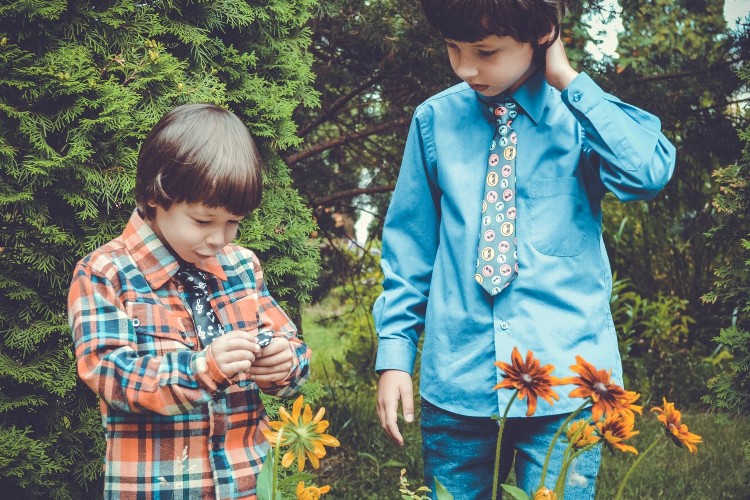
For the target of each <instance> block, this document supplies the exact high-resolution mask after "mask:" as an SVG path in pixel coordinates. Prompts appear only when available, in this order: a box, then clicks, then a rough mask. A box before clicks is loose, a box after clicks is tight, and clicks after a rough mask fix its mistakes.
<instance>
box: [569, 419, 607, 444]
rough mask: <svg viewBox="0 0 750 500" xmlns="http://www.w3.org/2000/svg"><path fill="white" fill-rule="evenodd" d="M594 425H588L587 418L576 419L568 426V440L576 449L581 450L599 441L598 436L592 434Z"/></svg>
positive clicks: (594, 428)
mask: <svg viewBox="0 0 750 500" xmlns="http://www.w3.org/2000/svg"><path fill="white" fill-rule="evenodd" d="M595 430H596V426H594V425H589V423H588V421H587V420H576V421H575V422H573V423H572V424H570V426H569V427H568V430H567V432H566V435H567V437H568V442H570V443H571V446H572V447H573V448H574V449H576V450H581V449H583V448H586V447H587V446H590V445H592V444H596V443H598V442H599V439H600V438H599V436H597V435H596V434H594V431H595Z"/></svg>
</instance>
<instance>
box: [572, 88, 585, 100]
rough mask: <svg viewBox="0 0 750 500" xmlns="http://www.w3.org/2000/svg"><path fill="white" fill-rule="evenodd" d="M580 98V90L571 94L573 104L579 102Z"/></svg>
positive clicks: (581, 94)
mask: <svg viewBox="0 0 750 500" xmlns="http://www.w3.org/2000/svg"><path fill="white" fill-rule="evenodd" d="M581 97H583V92H581V91H580V90H576V91H575V92H573V100H574V101H575V102H578V101H580V100H581Z"/></svg>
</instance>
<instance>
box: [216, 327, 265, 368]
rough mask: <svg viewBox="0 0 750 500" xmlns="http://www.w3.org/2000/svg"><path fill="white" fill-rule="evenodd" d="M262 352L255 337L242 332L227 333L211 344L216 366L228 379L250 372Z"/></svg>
mask: <svg viewBox="0 0 750 500" xmlns="http://www.w3.org/2000/svg"><path fill="white" fill-rule="evenodd" d="M259 352H260V346H258V344H257V343H256V342H255V336H254V335H251V334H250V333H248V332H245V331H242V330H234V331H232V332H227V333H225V334H224V335H221V336H220V337H217V338H216V339H214V341H213V342H211V354H212V355H213V357H214V361H216V366H217V367H218V368H219V370H221V373H223V374H224V375H226V377H227V378H232V377H234V376H235V375H237V374H238V373H239V372H241V371H245V370H248V369H249V368H250V367H251V366H252V365H253V361H255V356H256V354H257V353H259Z"/></svg>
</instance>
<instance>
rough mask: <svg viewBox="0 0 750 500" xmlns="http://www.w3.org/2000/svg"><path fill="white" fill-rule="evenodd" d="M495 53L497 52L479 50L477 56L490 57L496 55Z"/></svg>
mask: <svg viewBox="0 0 750 500" xmlns="http://www.w3.org/2000/svg"><path fill="white" fill-rule="evenodd" d="M497 52H498V51H497V50H480V51H479V56H480V57H492V56H494V55H495V54H497Z"/></svg>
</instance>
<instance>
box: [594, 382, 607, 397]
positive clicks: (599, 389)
mask: <svg viewBox="0 0 750 500" xmlns="http://www.w3.org/2000/svg"><path fill="white" fill-rule="evenodd" d="M594 391H596V392H597V393H599V394H606V392H607V386H606V385H604V384H603V383H602V382H597V383H596V384H594Z"/></svg>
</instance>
